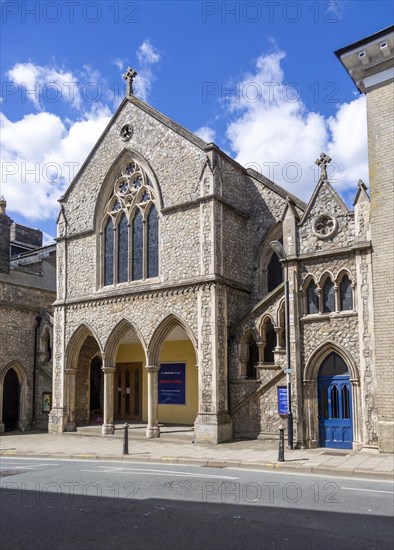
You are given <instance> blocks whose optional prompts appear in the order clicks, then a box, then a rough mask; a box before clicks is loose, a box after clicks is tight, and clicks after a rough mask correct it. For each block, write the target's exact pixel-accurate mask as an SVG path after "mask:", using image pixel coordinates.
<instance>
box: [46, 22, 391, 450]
mask: <svg viewBox="0 0 394 550" xmlns="http://www.w3.org/2000/svg"><path fill="white" fill-rule="evenodd" d="M382 41H383V42H384V41H386V42H387V44H388V48H389V51H390V53H389V54H388V55H387V51H386V50H385V49H384V48H382V47H381V46H378V48H377V50H376V48H375V45H376V44H378V45H379V44H381V43H382ZM392 41H393V34H392V30H390V29H389V30H387V31H384V32H383V33H377V34H376V35H374V36H372V37H369V38H368V39H366V42H365V44H364V43H363V44H361V43H360V44H361V46H360V44H357V45H353V46H354V47H353V46H351V47H349V48H348V49H344V50H343V51H341V52H338V54H339V55H340V56H341V60H342V61H343V62H344V63H345V65H346V61H344V56H345V57H346V59H350V57H349V55H350V54H349V52H352V51H353V50H354V52H355V54H354V55H355V56H357V55H358V49H359V47H361V48H364V49H365V48H367V49H368V48H370V49H371V54H370V58H369V59H370V60H371V67H373V68H372V69H371V71H372V73H373V74H379V71H380V68H381V67H383V65H384V69H383V71H386V70H387V67H386V62H387V61H390V62H391V63H392V59H393V55H392V53H391V52H392V51H393V49H394V45H393V44H392ZM364 46H365V47H364ZM352 48H353V49H352ZM368 51H369V50H368ZM348 54H349V55H348ZM360 63H361V61H360ZM384 74H385V75H386V76H385V77H384V78H382V79H380V80H378V81H374V84H373V85H372V86H373V88H372V90H371V92H369V88H368V87H367V86H366V91H367V96H368V93H372V94H373V95H374V100H373V109H374V112H373V113H372V114H371V112H370V111H369V113H368V115H369V126H370V128H371V125H372V126H373V127H374V128H375V126H378V122H377V121H376V119H380V118H381V117H384V118H386V119H387V117H388V119H389V120H392V102H391V111H390V113H388V112H386V111H387V109H389V108H390V107H389V103H390V102H389V101H387V100H384V99H382V98H384V97H386V95H387V93H389V92H387V89H388V87H389V86H392V77H390V74H391V73H390V74H389V73H384ZM134 76H135V75H134V73H133V72H132V71H129V72H128V74H127V75H125V77H126V79H127V81H128V93H127V96H126V97H125V99H124V100H123V102H122V103H121V105H120V106H119V108H118V110H117V112H116V113H115V114H114V116H113V118H112V120H111V121H110V123H109V125H108V127H107V128H106V130H105V131H104V133H103V135H102V136H101V137H100V139H99V140H98V142H97V144H96V146H95V147H94V149H93V151H92V152H91V154H90V156H89V157H88V159H87V160H86V162H85V164H84V165H83V166H82V168H81V170H80V171H79V173H78V174H77V176H76V177H75V179H74V181H73V182H72V184H71V185H70V187H69V189H68V190H67V192H66V194H65V195H64V196H63V197H62V199H61V211H60V214H59V218H58V239H57V300H56V302H55V316H54V331H55V336H54V340H55V353H54V371H53V372H54V379H53V408H52V411H51V414H50V419H49V420H50V431H51V432H57V433H61V432H62V431H64V430H74V429H75V427H76V426H78V425H81V424H87V423H89V422H99V423H101V424H102V433H103V434H109V433H112V432H113V430H114V424H115V422H117V421H122V422H123V421H125V420H128V421H141V422H145V423H146V424H147V428H146V430H147V431H146V435H147V437H158V436H159V435H160V427H159V424H160V423H182V424H191V425H193V424H194V427H195V439H196V442H211V443H220V442H222V441H226V440H229V439H231V438H232V437H234V436H235V437H238V436H239V437H253V438H255V437H260V438H264V437H273V436H275V435H276V434H277V433H278V427H279V425H280V424H281V423H282V422H283V419H284V418H285V415H284V414H283V412H286V411H283V408H282V409H278V399H279V400H280V399H282V398H283V395H284V393H283V389H284V386H286V377H285V373H284V370H283V369H284V367H285V366H286V331H285V304H284V282H283V273H282V265H281V263H280V262H279V260H278V258H277V256H276V254H275V253H274V252H273V250H272V248H271V246H270V243H271V241H274V240H276V241H280V242H282V243H283V247H284V250H285V254H286V256H287V261H286V270H283V271H286V272H287V273H288V280H289V297H290V300H289V304H290V305H289V319H290V331H289V340H290V362H291V366H292V368H293V372H292V374H291V375H290V376H291V381H292V386H291V387H292V403H293V406H292V410H293V415H294V441H295V444H296V445H297V446H299V447H303V446H307V447H316V446H319V445H320V446H329V447H342V448H352V447H353V448H360V447H363V446H372V447H377V448H379V449H380V450H389V449H390V445H391V446H392V413H393V406H392V397H391V395H388V393H389V392H388V390H387V387H388V386H389V385H390V384H391V386H392V381H393V374H392V372H391V373H390V372H389V365H386V364H385V361H386V359H385V356H382V357H380V355H379V354H380V351H379V350H378V349H377V347H376V343H375V341H376V340H378V341H379V342H381V346H382V349H385V346H387V345H388V344H387V342H388V341H389V335H388V332H387V331H389V330H391V339H392V333H393V331H392V318H391V325H390V321H389V320H387V319H386V320H385V321H384V323H382V319H383V318H382V317H380V316H379V315H377V314H376V309H374V304H376V303H378V304H380V303H381V301H380V297H381V294H380V293H381V292H382V287H381V286H380V285H381V284H382V285H391V287H392V280H393V279H392V272H393V270H391V277H389V278H388V280H387V281H385V282H383V278H384V277H385V275H384V274H383V273H382V272H380V271H379V270H380V268H379V267H378V266H379V262H382V261H383V260H382V254H383V252H381V251H380V250H379V246H378V242H380V241H379V239H380V236H379V235H380V234H381V233H380V232H381V230H382V229H383V226H385V227H386V231H387V228H388V227H389V226H390V224H391V229H392V228H393V220H392V218H391V220H390V219H389V217H387V219H385V220H384V224H383V223H382V219H381V218H380V217H379V216H377V215H376V212H377V209H378V208H382V209H388V211H389V209H390V208H391V212H392V211H393V210H392V170H391V176H390V175H388V174H386V175H385V176H384V177H386V179H387V182H386V180H384V181H383V179H384V178H383V179H382V180H380V176H378V180H376V174H377V173H376V172H375V171H374V166H375V165H376V166H380V165H381V164H382V159H380V155H384V158H385V159H386V160H385V163H386V165H387V164H389V163H390V162H391V166H392V157H391V161H387V151H386V149H384V150H383V151H382V153H380V151H379V146H378V145H377V138H376V135H375V134H374V136H372V138H371V136H370V151H371V157H370V160H371V187H372V196H371V200H370V199H369V196H368V194H367V191H366V186H365V184H364V183H363V182H359V184H358V187H357V186H356V185H355V201H354V210H352V211H351V210H349V209H348V208H347V206H346V205H345V204H344V202H343V201H342V199H341V198H340V197H339V196H338V194H337V193H336V192H335V191H334V190H333V188H332V187H331V185H330V183H329V181H328V179H327V164H328V163H329V160H330V159H328V157H326V156H325V155H321V157H320V159H318V163H319V165H320V167H321V177H320V180H319V183H318V185H317V187H316V189H315V192H314V193H313V195H312V197H311V199H310V201H309V203H308V204H307V205H306V204H304V203H303V202H302V201H301V200H299V199H297V198H296V197H294V196H291V195H289V193H288V192H286V191H285V190H284V189H282V188H281V187H279V186H277V185H276V184H274V183H273V182H271V181H269V180H268V179H267V178H265V177H264V176H262V175H261V174H259V173H257V172H255V171H254V170H250V169H248V170H246V169H245V168H243V167H242V166H241V165H239V164H238V163H237V162H235V161H234V160H232V159H231V158H229V157H228V156H227V155H226V154H225V153H224V152H223V151H221V150H220V149H219V148H218V147H217V146H216V145H215V144H213V143H205V142H204V141H202V140H201V139H200V138H198V137H196V136H195V135H193V134H191V133H190V132H188V131H187V130H185V129H184V128H182V127H180V126H179V125H177V124H176V123H175V122H173V121H172V120H170V119H168V118H166V117H165V116H164V115H162V114H160V113H158V112H157V111H155V110H154V109H153V108H152V107H150V106H148V105H147V104H145V103H143V102H142V101H140V100H139V99H137V98H136V97H135V96H134V95H133V93H132V80H133V77H134ZM379 98H380V99H379ZM380 101H381V102H383V103H384V108H383V107H381V108H380V107H378V105H380V103H379V102H380ZM368 105H369V106H370V105H371V101H369V104H368ZM369 108H370V107H369ZM379 109H381V110H379ZM390 117H391V119H390ZM386 123H387V122H386V121H385V122H383V123H382V125H383V126H382V129H381V132H382V133H383V134H385V132H386V129H385V128H384V124H386ZM383 139H386V141H387V147H388V148H390V143H389V138H388V137H387V138H383ZM371 140H372V142H373V143H372V144H371ZM391 147H392V142H391ZM382 177H383V176H382ZM390 178H391V179H390ZM381 181H382V182H383V183H381ZM372 182H374V183H373V185H372ZM381 184H382V185H383V186H384V189H385V195H386V194H387V205H390V204H391V207H390V206H387V205H386V204H385V205H381V206H379V207H378V206H377V205H375V202H374V201H375V197H374V192H375V193H376V194H378V193H379V188H380V185H381ZM374 186H375V188H374ZM390 186H391V187H390ZM390 200H391V203H390ZM381 226H382V227H381ZM379 228H380V229H379ZM389 234H390V233H389ZM374 235H376V239H377V243H376V246H375V245H374V241H373V239H374ZM386 235H387V233H386ZM391 239H392V232H391ZM371 240H372V242H371ZM384 261H387V258H386V257H385V260H384ZM389 261H391V267H392V256H391V260H389ZM377 271H378V272H379V273H381V275H376V272H377ZM379 277H381V278H382V282H379V281H380V279H379ZM371 288H373V293H372V292H371ZM392 296H393V293H391V298H390V299H391V300H392ZM386 300H387V296H386ZM378 307H382V308H383V302H382V305H379V306H378ZM383 309H384V308H383ZM382 315H384V313H382ZM390 327H391V328H390ZM384 331H386V333H384ZM383 355H384V354H383ZM278 396H279V398H278ZM279 413H281V414H279ZM391 448H392V447H391Z"/></svg>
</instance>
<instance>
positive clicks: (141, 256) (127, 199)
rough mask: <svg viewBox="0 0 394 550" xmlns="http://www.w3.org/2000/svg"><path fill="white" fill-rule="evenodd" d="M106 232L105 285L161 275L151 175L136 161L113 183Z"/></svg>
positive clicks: (125, 165)
mask: <svg viewBox="0 0 394 550" xmlns="http://www.w3.org/2000/svg"><path fill="white" fill-rule="evenodd" d="M102 227H103V230H102V250H103V268H102V284H103V286H109V285H113V284H118V283H127V282H130V281H137V280H144V279H148V278H152V277H157V276H158V274H159V251H158V248H159V238H158V233H159V218H158V212H157V207H156V197H155V193H154V190H153V185H152V182H151V181H150V179H149V176H148V175H147V174H146V172H145V171H144V170H143V169H142V167H141V166H140V164H138V163H137V162H136V161H135V160H131V161H128V162H124V163H123V165H122V166H121V167H120V169H119V170H118V172H117V174H116V176H115V178H114V183H113V192H112V195H111V197H110V199H109V200H108V202H107V205H106V208H105V213H104V219H103V226H102Z"/></svg>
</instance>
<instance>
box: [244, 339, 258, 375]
mask: <svg viewBox="0 0 394 550" xmlns="http://www.w3.org/2000/svg"><path fill="white" fill-rule="evenodd" d="M258 361H259V348H258V347H257V344H256V342H255V340H254V338H251V340H250V341H249V356H248V365H247V373H246V375H247V377H248V378H253V379H255V378H256V376H257V370H256V368H255V367H256V365H257V363H258Z"/></svg>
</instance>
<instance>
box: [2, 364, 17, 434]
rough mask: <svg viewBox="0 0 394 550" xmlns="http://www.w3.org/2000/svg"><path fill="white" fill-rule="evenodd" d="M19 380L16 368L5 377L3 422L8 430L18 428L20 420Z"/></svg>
mask: <svg viewBox="0 0 394 550" xmlns="http://www.w3.org/2000/svg"><path fill="white" fill-rule="evenodd" d="M19 392H20V388H19V381H18V376H17V374H16V372H15V371H14V369H10V370H9V371H8V372H7V374H6V375H5V378H4V390H3V422H4V426H5V430H6V431H10V430H17V429H18V421H19Z"/></svg>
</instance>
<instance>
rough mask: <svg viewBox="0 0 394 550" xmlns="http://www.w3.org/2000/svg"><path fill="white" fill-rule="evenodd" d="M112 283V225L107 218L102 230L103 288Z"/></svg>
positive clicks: (110, 219) (110, 220)
mask: <svg viewBox="0 0 394 550" xmlns="http://www.w3.org/2000/svg"><path fill="white" fill-rule="evenodd" d="M113 282H114V224H113V223H112V218H111V217H109V218H108V221H107V224H106V226H105V230H104V286H107V285H112V284H113Z"/></svg>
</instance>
